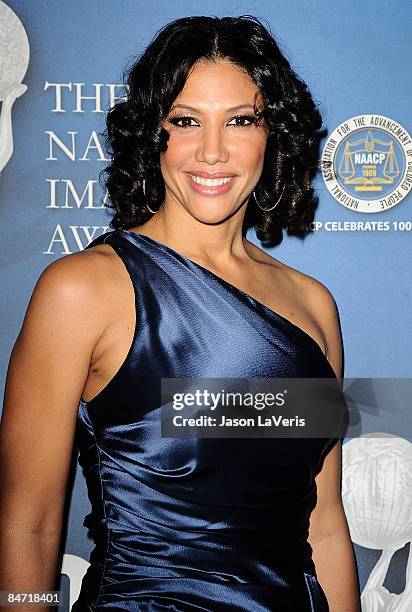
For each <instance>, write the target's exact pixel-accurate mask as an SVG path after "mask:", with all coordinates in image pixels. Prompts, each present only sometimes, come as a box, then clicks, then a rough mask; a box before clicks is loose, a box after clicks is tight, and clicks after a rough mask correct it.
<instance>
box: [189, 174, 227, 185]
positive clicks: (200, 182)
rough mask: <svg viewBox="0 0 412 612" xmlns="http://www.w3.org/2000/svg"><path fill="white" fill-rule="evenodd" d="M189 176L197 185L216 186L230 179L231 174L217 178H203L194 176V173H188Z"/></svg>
mask: <svg viewBox="0 0 412 612" xmlns="http://www.w3.org/2000/svg"><path fill="white" fill-rule="evenodd" d="M190 178H191V179H192V181H193V182H194V183H197V184H198V185H207V186H208V187H217V186H218V185H224V184H225V183H228V182H229V181H231V180H232V178H233V176H225V177H224V178H218V179H205V178H202V177H201V176H195V175H194V174H191V175H190Z"/></svg>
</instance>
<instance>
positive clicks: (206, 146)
mask: <svg viewBox="0 0 412 612" xmlns="http://www.w3.org/2000/svg"><path fill="white" fill-rule="evenodd" d="M195 158H196V161H198V162H206V163H207V164H211V165H212V164H216V163H218V162H222V163H225V162H227V161H228V160H229V150H228V148H227V146H226V139H225V134H224V133H223V131H222V129H221V128H220V127H219V126H215V127H208V128H207V129H206V128H205V129H203V130H202V134H201V135H200V140H199V145H198V147H197V150H196V155H195Z"/></svg>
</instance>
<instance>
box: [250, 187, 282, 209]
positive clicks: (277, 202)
mask: <svg viewBox="0 0 412 612" xmlns="http://www.w3.org/2000/svg"><path fill="white" fill-rule="evenodd" d="M284 191H285V184H283V189H282V193H281V194H280V196H279V198H278V199H277V201H276V202H275V204H274V205H273V206H271V207H270V208H262V206H261V205H260V204H259V202H258V201H257V198H256V194H255V190H254V189H253V190H252V194H253V197H254V199H255V202H256V204H257V206H258V207H259V208H260V210H263V211H264V212H269V211H270V210H273V209H274V208H276V206H277V205H278V204H279V202H280V201H281V199H282V196H283V192H284Z"/></svg>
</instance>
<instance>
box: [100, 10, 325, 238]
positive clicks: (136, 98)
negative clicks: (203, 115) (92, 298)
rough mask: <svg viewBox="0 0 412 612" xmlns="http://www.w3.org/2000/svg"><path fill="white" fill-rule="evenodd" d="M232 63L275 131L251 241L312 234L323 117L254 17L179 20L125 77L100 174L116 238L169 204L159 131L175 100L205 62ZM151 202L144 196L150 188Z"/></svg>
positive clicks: (251, 203) (251, 213) (251, 216)
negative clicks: (119, 231) (244, 76)
mask: <svg viewBox="0 0 412 612" xmlns="http://www.w3.org/2000/svg"><path fill="white" fill-rule="evenodd" d="M219 59H224V60H228V61H230V62H232V63H233V64H235V65H237V66H239V67H241V68H243V69H244V70H246V71H247V73H248V74H249V76H250V77H251V78H252V80H253V81H254V83H255V84H256V85H257V87H258V88H259V90H260V92H261V94H262V97H263V102H264V108H263V109H262V115H261V117H262V119H263V120H264V121H265V122H266V125H267V128H268V137H267V144H266V150H265V158H264V164H263V170H262V174H261V177H260V179H259V182H258V184H257V185H256V188H255V194H256V198H257V200H258V202H259V204H260V205H261V206H262V207H263V208H269V207H270V206H273V203H274V202H275V201H276V200H278V198H279V196H280V195H281V193H282V191H283V195H282V197H281V200H280V202H279V204H278V205H277V206H276V207H275V209H274V210H272V211H270V212H264V211H262V210H261V209H260V208H259V207H258V206H257V205H256V202H255V199H254V198H249V200H248V204H247V209H246V212H245V217H244V222H243V228H242V231H243V234H244V235H245V234H246V232H247V230H248V229H249V228H251V227H253V228H254V229H255V231H256V236H257V238H258V239H259V240H260V241H261V242H262V243H267V244H274V243H276V242H279V241H280V240H281V234H282V228H284V229H286V230H287V233H288V234H293V235H297V236H304V235H305V234H307V233H309V232H311V231H312V229H311V227H310V223H311V222H312V221H313V217H314V211H315V208H316V200H315V198H314V189H313V188H312V187H311V181H312V179H313V177H314V175H315V173H316V171H317V169H318V166H319V164H318V154H319V144H320V140H321V138H322V136H323V134H322V133H321V132H320V128H321V126H322V119H321V115H320V113H319V111H318V109H317V107H316V105H315V103H314V101H313V99H312V96H311V94H310V92H309V90H308V87H307V85H306V84H305V83H304V82H303V81H302V80H301V79H300V78H299V77H298V76H297V74H296V73H295V72H294V70H293V69H292V68H291V66H290V64H289V62H288V60H287V59H286V58H285V57H284V55H283V54H282V53H281V51H280V49H279V46H278V44H277V43H276V41H275V40H274V38H273V36H272V34H271V33H270V32H269V30H268V29H266V28H265V27H264V26H263V25H262V23H261V22H260V21H259V19H257V18H256V17H253V16H250V15H242V16H239V17H222V18H219V17H203V16H193V17H184V18H181V19H176V20H174V21H172V22H170V23H168V24H167V25H166V26H164V27H163V28H162V29H160V30H159V31H158V32H157V34H156V35H155V37H154V38H153V40H152V41H151V43H150V44H149V46H148V47H147V48H146V50H145V51H144V52H143V54H142V55H141V56H140V57H139V58H138V60H137V61H135V62H134V63H133V65H132V66H131V68H129V69H127V71H126V72H125V74H124V79H125V85H126V88H127V95H126V96H125V97H124V99H123V100H122V101H121V102H119V103H117V104H116V105H115V106H114V107H113V108H112V109H111V110H110V111H109V112H108V114H107V128H106V132H105V136H106V143H107V148H108V153H109V155H110V158H111V163H110V165H109V166H107V167H106V168H105V169H104V170H103V171H102V172H103V173H104V175H105V177H104V181H103V182H104V186H105V188H106V189H107V192H108V196H109V202H110V203H107V204H106V207H108V208H111V209H114V210H115V214H114V216H113V218H112V219H111V221H110V227H111V228H113V229H119V228H121V229H128V228H129V227H132V226H135V225H141V224H143V223H145V222H146V221H148V220H149V219H150V217H151V216H152V213H151V212H149V210H148V208H147V207H146V204H147V205H148V206H149V207H150V208H151V209H152V210H155V211H156V210H158V209H159V208H160V207H161V205H162V203H163V201H164V198H165V185H164V180H163V177H162V174H161V170H160V153H161V152H164V151H166V149H167V141H168V138H169V133H168V132H167V131H166V130H165V129H164V128H163V127H161V125H160V123H161V121H162V119H164V118H165V117H166V116H167V114H168V112H169V110H170V108H171V106H172V104H173V102H174V100H175V99H176V98H177V96H178V95H179V93H180V92H181V90H182V89H183V87H184V84H185V81H186V79H187V77H188V75H189V72H190V70H191V68H192V67H193V66H194V65H195V63H196V62H198V61H201V60H202V61H210V62H213V61H216V60H219ZM145 178H146V179H147V181H146V183H145V187H146V188H145V193H143V179H145Z"/></svg>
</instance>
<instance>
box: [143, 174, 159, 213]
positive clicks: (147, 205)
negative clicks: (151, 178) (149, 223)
mask: <svg viewBox="0 0 412 612" xmlns="http://www.w3.org/2000/svg"><path fill="white" fill-rule="evenodd" d="M142 189H143V195H146V179H145V178H144V179H143V182H142ZM146 208H147V210H148V211H149V212H151V213H152V215H155V214H156V213H158V212H159V210H160V208H162V205H160V208H159V210H152V209H151V208H150V206H149V204H147V203H146Z"/></svg>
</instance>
